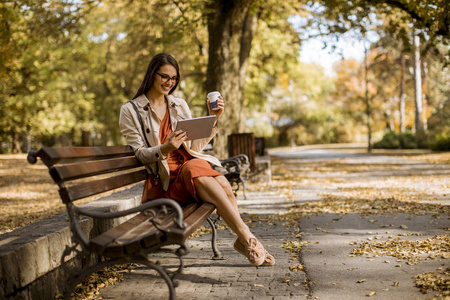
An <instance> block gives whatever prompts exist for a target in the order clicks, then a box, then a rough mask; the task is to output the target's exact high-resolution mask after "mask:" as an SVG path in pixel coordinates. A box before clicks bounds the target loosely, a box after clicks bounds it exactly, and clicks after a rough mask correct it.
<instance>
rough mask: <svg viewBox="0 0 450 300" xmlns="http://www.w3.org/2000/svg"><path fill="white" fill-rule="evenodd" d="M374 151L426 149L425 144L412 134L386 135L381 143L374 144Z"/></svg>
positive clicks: (391, 133)
mask: <svg viewBox="0 0 450 300" xmlns="http://www.w3.org/2000/svg"><path fill="white" fill-rule="evenodd" d="M373 148H374V149H417V148H424V144H423V142H422V141H420V140H419V139H418V138H417V137H416V135H415V134H414V133H412V132H404V133H397V132H394V131H390V132H388V133H386V134H385V135H384V136H383V138H382V139H381V141H378V142H376V143H374V144H373Z"/></svg>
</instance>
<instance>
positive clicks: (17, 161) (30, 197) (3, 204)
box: [0, 152, 450, 234]
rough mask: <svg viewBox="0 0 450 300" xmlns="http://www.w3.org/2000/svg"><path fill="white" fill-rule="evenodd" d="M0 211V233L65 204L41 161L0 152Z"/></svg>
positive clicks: (449, 156) (445, 156) (443, 157)
mask: <svg viewBox="0 0 450 300" xmlns="http://www.w3.org/2000/svg"><path fill="white" fill-rule="evenodd" d="M397 154H398V153H397ZM408 159H416V160H424V161H429V162H432V163H444V164H450V152H444V153H435V154H423V153H415V154H411V153H408ZM316 167H317V168H330V167H332V166H329V165H328V166H325V165H324V166H316ZM333 168H337V166H334V167H333ZM288 175H289V174H286V176H288ZM290 179H292V178H278V179H277V181H280V180H281V181H283V180H290ZM96 198H98V197H96ZM96 198H90V199H87V200H86V201H92V200H94V199H96ZM0 211H1V216H0V234H2V233H5V232H9V231H12V230H14V229H15V228H19V227H22V226H26V225H28V224H31V223H33V222H34V221H36V220H40V219H44V218H46V217H48V216H51V215H53V214H56V213H59V212H62V211H65V206H64V205H63V204H62V202H61V200H60V198H59V195H58V188H57V186H56V185H55V184H54V183H53V181H52V179H51V178H50V176H49V174H48V171H47V167H46V166H45V165H44V164H42V162H40V161H39V162H38V163H37V164H35V165H31V164H29V163H28V162H27V160H26V154H17V155H0Z"/></svg>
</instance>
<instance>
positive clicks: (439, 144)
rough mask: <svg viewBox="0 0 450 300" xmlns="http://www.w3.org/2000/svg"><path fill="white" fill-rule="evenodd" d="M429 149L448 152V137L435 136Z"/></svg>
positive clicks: (449, 147)
mask: <svg viewBox="0 0 450 300" xmlns="http://www.w3.org/2000/svg"><path fill="white" fill-rule="evenodd" d="M430 148H431V150H434V151H450V135H446V134H442V135H437V136H436V137H435V138H434V140H433V141H432V142H431V143H430Z"/></svg>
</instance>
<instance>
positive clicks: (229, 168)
mask: <svg viewBox="0 0 450 300" xmlns="http://www.w3.org/2000/svg"><path fill="white" fill-rule="evenodd" d="M220 163H221V164H222V167H217V166H213V168H214V169H215V170H216V171H218V172H220V173H222V174H223V175H224V176H225V177H226V178H227V179H228V181H229V182H230V184H231V187H232V188H233V192H234V195H235V196H237V192H238V190H239V186H240V184H242V187H243V195H244V199H247V195H246V194H245V179H244V178H245V177H246V174H247V173H248V171H249V170H250V169H249V168H250V161H249V159H248V157H247V155H245V154H239V155H235V156H232V157H230V158H228V159H224V160H221V161H220Z"/></svg>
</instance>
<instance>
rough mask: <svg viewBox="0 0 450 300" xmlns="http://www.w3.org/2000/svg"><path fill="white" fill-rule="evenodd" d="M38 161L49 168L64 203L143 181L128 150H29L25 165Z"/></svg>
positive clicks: (138, 165) (143, 175) (141, 170)
mask: <svg viewBox="0 0 450 300" xmlns="http://www.w3.org/2000/svg"><path fill="white" fill-rule="evenodd" d="M37 157H40V158H41V160H42V161H43V162H44V164H45V165H46V166H47V167H48V169H49V172H50V175H51V177H52V178H53V180H54V181H55V183H56V184H57V185H58V186H59V194H60V196H61V199H62V201H63V202H64V203H68V202H72V201H76V200H79V199H83V198H86V197H89V196H93V195H96V194H100V193H104V192H107V191H110V190H114V189H117V188H120V187H123V186H126V185H130V184H133V183H136V182H139V181H142V180H144V179H145V178H146V177H147V171H146V170H145V167H144V166H143V165H142V164H141V163H140V162H139V161H138V160H137V159H136V157H135V156H134V152H133V150H132V149H131V148H130V147H129V146H104V147H62V148H53V147H43V148H41V149H40V150H38V151H36V150H31V151H30V152H29V153H28V157H27V159H28V161H29V162H30V163H35V162H36V161H37Z"/></svg>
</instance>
